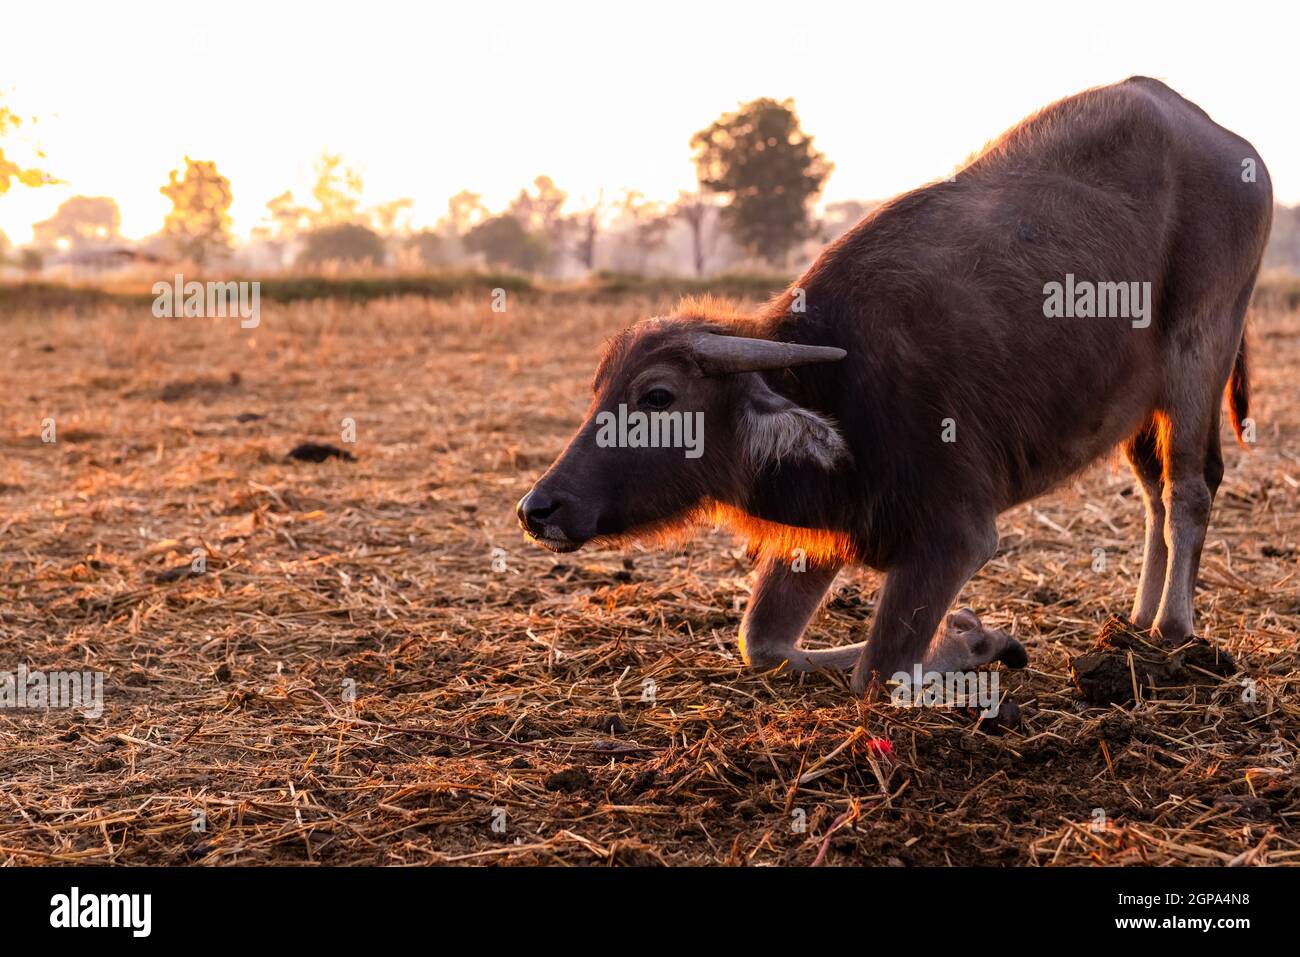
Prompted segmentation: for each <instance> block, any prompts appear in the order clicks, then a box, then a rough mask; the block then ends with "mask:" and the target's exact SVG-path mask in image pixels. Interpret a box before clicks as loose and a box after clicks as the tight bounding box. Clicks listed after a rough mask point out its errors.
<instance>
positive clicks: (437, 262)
mask: <svg viewBox="0 0 1300 957" xmlns="http://www.w3.org/2000/svg"><path fill="white" fill-rule="evenodd" d="M448 245H449V242H448V240H447V239H446V238H445V237H443V236H439V235H438V234H437V233H435V232H434V231H433V230H431V229H422V230H420V231H419V232H418V233H415V234H413V235H411V236H409V237H408V238H407V240H406V244H405V246H406V248H407V249H409V250H412V251H413V252H414V253H415V255H416V257H417V258H418V259H419V261H420V262H421V263H422V264H423V265H425V266H445V265H446V264H447V263H448V262H449V261H450V259H451V257H450V255H449V252H450V250H449V249H448Z"/></svg>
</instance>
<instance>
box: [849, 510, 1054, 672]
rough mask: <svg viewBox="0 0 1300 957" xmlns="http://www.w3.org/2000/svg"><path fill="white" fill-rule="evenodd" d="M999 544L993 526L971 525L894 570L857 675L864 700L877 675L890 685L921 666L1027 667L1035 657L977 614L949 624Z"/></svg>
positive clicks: (942, 669)
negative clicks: (951, 610) (957, 603)
mask: <svg viewBox="0 0 1300 957" xmlns="http://www.w3.org/2000/svg"><path fill="white" fill-rule="evenodd" d="M997 540H998V539H997V530H996V528H995V527H994V525H993V522H992V521H991V520H989V521H987V522H979V523H972V525H971V527H970V528H969V529H965V530H963V532H962V533H960V534H956V535H953V536H951V537H950V538H948V539H945V540H944V541H942V542H936V543H933V544H932V547H931V548H929V549H926V550H921V551H920V552H919V553H918V554H916V555H914V556H912V557H910V558H907V559H904V560H903V561H900V562H899V563H898V564H896V565H895V566H894V567H893V568H892V569H890V572H889V575H888V576H887V577H886V579H885V585H884V588H882V589H881V595H880V604H879V606H878V608H877V610H876V616H875V619H874V620H873V621H872V623H871V631H870V633H869V635H868V637H867V641H866V647H865V648H864V649H863V650H862V656H861V657H860V658H859V659H858V663H857V665H856V666H855V667H854V669H853V678H852V681H851V682H850V687H851V688H852V689H853V691H854V693H855V694H863V693H864V692H865V691H866V690H867V688H868V686H869V685H870V684H871V681H872V679H873V677H874V678H876V679H878V680H879V681H881V682H885V681H888V680H889V679H890V678H892V677H893V676H894V675H895V674H897V673H899V672H904V673H908V674H910V673H911V671H912V668H913V666H914V665H917V664H920V665H921V666H922V669H923V670H925V671H937V672H948V671H964V670H973V669H974V668H977V667H979V666H980V665H982V664H988V663H990V662H994V661H1003V662H1005V663H1006V664H1007V665H1008V666H1009V667H1024V665H1025V664H1026V663H1027V661H1028V656H1027V655H1026V654H1025V649H1024V648H1023V647H1022V646H1021V644H1020V642H1018V641H1016V640H1015V639H1014V638H1012V637H1011V636H1010V635H1008V634H1007V633H1006V632H1003V631H990V630H988V629H985V628H984V627H983V626H982V625H981V624H980V622H979V619H978V618H976V617H975V614H974V612H972V611H970V610H969V609H962V610H961V611H958V612H956V613H954V614H952V615H949V616H948V617H947V620H946V621H945V619H944V615H945V613H946V612H947V611H948V608H949V606H951V605H952V603H953V600H954V599H955V598H956V597H957V594H958V592H960V591H961V589H962V586H963V585H965V584H966V582H967V581H968V580H969V579H970V577H971V576H972V575H974V574H975V573H976V572H977V571H979V569H980V567H981V566H983V564H984V563H985V562H986V561H988V560H989V559H990V558H992V557H993V552H994V551H995V549H996V547H997ZM941 622H943V624H944V627H943V628H942V629H940V628H939V625H940V623H941Z"/></svg>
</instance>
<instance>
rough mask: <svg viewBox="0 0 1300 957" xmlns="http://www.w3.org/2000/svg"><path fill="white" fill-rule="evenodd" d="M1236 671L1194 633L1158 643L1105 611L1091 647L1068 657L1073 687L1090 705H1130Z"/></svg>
mask: <svg viewBox="0 0 1300 957" xmlns="http://www.w3.org/2000/svg"><path fill="white" fill-rule="evenodd" d="M1236 672H1237V663H1236V662H1235V661H1233V660H1232V655H1230V654H1228V652H1226V651H1223V650H1221V649H1219V648H1216V647H1215V646H1214V645H1212V644H1210V643H1209V642H1208V641H1206V640H1205V639H1203V638H1197V637H1196V636H1195V635H1193V636H1191V637H1189V638H1187V639H1186V640H1184V641H1179V642H1162V641H1159V640H1158V639H1156V638H1153V637H1152V636H1151V635H1149V634H1146V633H1145V632H1142V631H1139V630H1138V629H1137V628H1136V627H1134V625H1133V623H1132V622H1131V621H1129V620H1128V619H1127V618H1124V617H1122V616H1120V615H1111V616H1110V617H1109V618H1107V619H1106V622H1105V624H1103V625H1102V626H1101V634H1100V635H1099V636H1098V638H1097V643H1096V645H1094V646H1093V648H1092V650H1091V651H1088V652H1085V653H1084V654H1082V655H1079V656H1078V657H1076V658H1072V659H1071V660H1070V674H1071V677H1072V678H1073V679H1074V684H1075V687H1077V688H1078V689H1079V692H1080V694H1082V695H1083V697H1084V699H1085V700H1087V701H1089V702H1090V703H1092V704H1100V705H1106V704H1130V703H1131V702H1132V701H1133V700H1134V696H1135V694H1140V695H1141V696H1142V697H1143V698H1147V697H1153V696H1154V692H1156V691H1158V690H1159V689H1162V688H1163V689H1176V688H1178V689H1185V688H1188V687H1195V688H1197V690H1198V694H1199V691H1200V689H1201V688H1203V687H1213V686H1214V685H1217V684H1219V683H1220V681H1221V680H1222V679H1224V678H1228V677H1231V676H1232V675H1234V674H1236Z"/></svg>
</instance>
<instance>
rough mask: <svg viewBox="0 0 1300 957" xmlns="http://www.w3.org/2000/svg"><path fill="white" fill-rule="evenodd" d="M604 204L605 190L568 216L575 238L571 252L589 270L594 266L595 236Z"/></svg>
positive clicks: (598, 230) (597, 232) (598, 229)
mask: <svg viewBox="0 0 1300 957" xmlns="http://www.w3.org/2000/svg"><path fill="white" fill-rule="evenodd" d="M604 206H605V192H604V190H601V191H600V192H599V193H597V194H596V202H595V203H593V204H592V205H591V206H589V207H587V208H586V209H584V210H583V211H582V212H580V213H574V214H573V215H572V216H570V217H569V219H570V222H571V223H572V226H573V230H574V232H576V233H577V239H576V240H575V241H574V244H573V254H574V255H575V256H577V257H578V262H580V263H582V265H583V267H584V268H585V269H586V270H587V271H588V272H590V271H591V270H593V269H595V268H596V236H597V235H598V234H599V232H600V217H601V214H602V212H603V210H604Z"/></svg>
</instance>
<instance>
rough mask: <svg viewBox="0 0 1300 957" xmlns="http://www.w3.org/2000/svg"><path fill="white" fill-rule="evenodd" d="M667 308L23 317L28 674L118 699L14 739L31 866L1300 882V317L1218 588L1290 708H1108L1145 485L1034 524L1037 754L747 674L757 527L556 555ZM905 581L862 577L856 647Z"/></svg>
mask: <svg viewBox="0 0 1300 957" xmlns="http://www.w3.org/2000/svg"><path fill="white" fill-rule="evenodd" d="M668 305H669V303H668V302H667V301H664V300H660V301H654V300H652V299H650V298H645V297H641V296H626V297H622V298H605V299H603V300H601V301H592V300H584V299H583V298H581V297H578V296H573V295H553V296H552V295H540V296H532V297H526V298H522V299H518V300H517V301H512V302H511V303H510V306H509V309H508V311H507V312H506V313H505V314H495V313H493V312H491V310H490V308H489V303H488V300H487V299H486V297H484V296H475V297H473V298H466V299H460V300H456V301H451V302H442V303H436V302H429V301H424V300H416V299H402V300H393V301H387V302H382V303H372V304H370V305H369V306H360V305H342V304H335V303H330V302H324V303H316V304H311V305H298V306H279V307H277V306H270V305H268V306H265V307H264V309H263V317H262V325H261V326H260V327H259V328H257V329H255V330H244V329H241V328H240V327H239V325H238V322H237V321H236V320H194V319H191V320H155V319H153V318H152V317H150V316H149V315H148V313H147V311H143V312H142V311H141V310H137V309H127V308H121V307H113V306H109V307H105V308H104V309H102V310H101V311H100V312H98V313H97V314H96V315H95V316H94V317H76V316H73V315H71V314H66V313H65V314H53V315H51V314H40V315H36V314H30V315H19V316H16V317H15V316H10V317H4V318H2V319H0V331H2V335H3V338H2V339H0V671H13V670H14V669H16V668H17V667H18V665H19V663H24V664H26V665H27V666H28V667H30V668H33V669H36V668H41V669H95V670H100V671H103V672H104V673H105V674H106V678H105V707H104V712H103V714H102V716H100V717H98V718H83V717H82V716H80V715H77V714H75V713H72V712H69V711H66V710H49V711H44V712H42V711H32V710H0V781H3V784H2V785H0V863H5V864H34V863H49V862H68V863H127V864H145V863H163V864H167V863H186V862H193V863H200V864H266V863H311V862H314V863H320V864H432V863H444V862H467V863H499V864H506V863H526V864H545V863H567V864H598V865H604V864H611V863H613V864H653V863H658V862H664V863H689V864H721V863H728V864H755V865H759V864H790V865H808V864H812V863H814V862H820V863H821V864H823V865H845V864H882V865H885V864H890V865H916V864H945V863H952V864H1037V865H1051V864H1081V863H1082V864H1088V863H1099V864H1126V863H1132V864H1138V863H1183V864H1211V865H1221V864H1228V863H1238V864H1270V863H1271V864H1287V863H1291V864H1295V863H1300V830H1298V828H1297V825H1298V824H1300V781H1298V780H1297V768H1296V753H1297V732H1298V731H1300V706H1298V705H1297V703H1296V692H1297V689H1298V687H1300V660H1298V657H1297V644H1296V642H1297V635H1298V634H1300V595H1298V592H1300V588H1298V587H1297V585H1298V582H1300V578H1298V577H1297V572H1298V571H1300V517H1298V516H1297V486H1300V454H1297V449H1298V448H1300V446H1298V445H1297V441H1296V440H1297V437H1298V436H1300V390H1298V389H1297V385H1296V370H1297V369H1300V314H1296V313H1283V312H1277V311H1274V312H1269V311H1266V310H1265V311H1259V312H1257V313H1256V315H1254V317H1253V318H1252V343H1253V346H1254V360H1255V361H1254V378H1253V384H1254V407H1253V414H1254V417H1255V418H1256V420H1257V421H1258V423H1259V432H1258V442H1257V445H1256V447H1255V449H1254V450H1253V451H1251V452H1249V453H1247V452H1243V451H1242V450H1240V449H1239V448H1238V447H1236V446H1235V445H1231V444H1228V445H1225V450H1226V458H1227V476H1226V478H1225V481H1224V483H1223V487H1222V489H1221V491H1220V493H1219V498H1218V501H1217V502H1216V505H1215V510H1214V517H1213V520H1212V525H1211V529H1210V534H1209V537H1208V540H1207V544H1206V549H1205V558H1204V562H1203V566H1202V572H1201V587H1200V590H1199V593H1198V612H1199V615H1200V619H1199V626H1198V631H1199V633H1200V634H1202V635H1204V636H1206V637H1207V638H1209V639H1210V640H1211V641H1212V642H1213V643H1214V645H1215V646H1216V647H1217V648H1219V649H1222V650H1226V651H1229V652H1231V654H1232V655H1233V656H1234V657H1235V658H1236V659H1237V661H1238V663H1239V664H1240V665H1241V667H1242V669H1243V674H1244V675H1245V676H1248V677H1250V678H1252V679H1253V682H1254V683H1253V685H1252V686H1251V687H1253V689H1254V694H1253V698H1254V700H1253V701H1250V700H1243V699H1248V698H1251V697H1252V695H1250V694H1245V693H1244V692H1246V690H1247V686H1246V684H1245V683H1243V680H1242V677H1241V676H1237V677H1234V678H1231V679H1228V680H1223V681H1219V682H1217V683H1211V684H1210V685H1209V686H1208V688H1203V689H1201V690H1200V691H1199V692H1198V691H1196V690H1194V689H1190V688H1172V689H1166V690H1164V691H1162V692H1161V693H1160V694H1159V698H1160V700H1159V701H1155V702H1153V701H1144V702H1143V703H1141V704H1139V705H1137V706H1132V705H1130V706H1112V707H1109V708H1106V707H1097V706H1091V705H1086V704H1084V703H1081V702H1080V700H1079V696H1078V692H1077V691H1076V689H1075V688H1074V686H1073V685H1072V682H1071V677H1070V667H1069V660H1070V658H1071V656H1073V655H1077V654H1079V653H1081V652H1083V651H1085V650H1086V649H1087V648H1088V647H1089V646H1090V645H1091V643H1092V642H1093V640H1094V639H1095V637H1096V634H1097V632H1098V628H1099V626H1100V624H1101V622H1102V621H1103V620H1104V619H1105V618H1106V616H1107V615H1108V614H1109V613H1111V612H1124V611H1127V609H1128V607H1129V604H1130V601H1131V597H1132V589H1133V587H1134V586H1135V584H1136V580H1137V570H1138V565H1139V561H1140V539H1141V522H1142V519H1141V509H1140V505H1139V500H1138V497H1137V495H1136V493H1135V489H1134V483H1133V481H1132V480H1131V478H1130V476H1129V474H1128V472H1127V470H1126V468H1124V467H1123V466H1122V465H1120V464H1119V463H1118V460H1117V461H1114V462H1104V463H1099V464H1098V465H1096V466H1095V467H1093V468H1092V469H1091V470H1090V471H1088V472H1087V473H1086V474H1084V475H1082V476H1080V477H1079V478H1078V479H1077V480H1075V481H1073V482H1071V483H1069V484H1068V485H1067V486H1066V487H1063V488H1061V489H1059V490H1058V491H1056V492H1055V493H1053V494H1052V495H1050V496H1047V497H1045V498H1043V499H1041V500H1039V501H1037V502H1035V503H1033V505H1032V506H1029V507H1021V508H1018V509H1016V510H1014V511H1013V512H1011V513H1008V514H1007V515H1005V516H1003V519H1002V521H1001V523H1000V528H1001V531H1002V544H1001V547H1000V549H999V553H998V555H997V557H996V558H995V559H994V561H993V562H991V563H990V564H989V565H988V566H987V567H986V568H985V569H984V570H983V571H982V572H981V573H980V574H979V576H978V577H977V578H976V579H975V580H974V581H973V582H972V583H971V585H970V586H969V587H968V589H967V590H966V592H965V593H964V594H963V596H962V602H963V603H964V604H969V605H971V606H972V607H973V608H975V609H976V610H977V611H978V612H979V613H980V615H981V616H982V617H983V618H984V620H985V622H986V623H989V624H993V625H997V626H1000V627H1006V628H1009V629H1011V630H1012V631H1013V632H1014V633H1015V634H1016V635H1017V636H1018V637H1019V638H1020V639H1021V640H1022V641H1023V642H1024V643H1025V644H1026V646H1027V648H1028V649H1029V652H1030V657H1031V667H1030V669H1029V670H1027V671H1024V672H1017V673H1003V674H1001V675H1000V677H1001V680H1002V687H1003V689H1004V690H1006V691H1009V692H1010V694H1012V695H1013V696H1014V697H1015V698H1016V700H1018V701H1019V702H1020V703H1021V719H1020V722H1019V725H1018V726H1016V727H1012V728H1001V729H1000V728H988V727H987V726H986V725H983V724H977V723H976V721H974V720H973V719H972V718H971V717H970V716H969V715H968V714H965V713H956V712H951V711H942V710H934V709H900V708H893V707H890V706H888V705H885V704H872V705H870V706H867V705H864V704H860V703H856V702H854V701H853V700H852V699H851V698H850V696H849V695H848V694H847V693H846V691H845V690H844V689H843V686H842V683H839V682H837V681H835V680H834V679H832V678H829V677H819V676H809V677H803V678H799V677H791V676H788V675H780V674H777V675H771V674H769V675H757V674H749V673H746V672H745V671H743V670H742V669H741V666H740V662H739V658H738V654H737V650H736V646H735V632H736V627H737V624H738V622H739V618H740V610H741V609H742V608H743V605H744V602H745V599H746V596H747V591H748V588H749V584H750V581H751V567H750V563H749V561H748V560H747V559H746V557H745V553H744V549H743V546H741V544H740V543H738V542H736V541H734V540H733V539H732V538H731V537H730V536H729V535H728V534H727V533H725V532H721V531H716V530H714V531H710V530H705V531H704V532H702V533H701V534H700V535H699V536H698V537H697V538H696V540H695V541H694V542H693V543H692V544H690V545H689V546H687V547H685V548H684V549H682V550H680V551H677V552H665V551H648V550H632V551H630V552H628V553H613V552H599V551H597V552H586V551H584V552H579V553H577V554H576V555H571V556H564V557H556V556H552V555H549V554H547V553H545V552H543V551H541V550H539V549H537V548H536V547H535V546H531V545H529V544H527V543H526V542H525V541H524V540H523V539H522V537H521V535H520V533H519V532H518V530H517V528H516V526H515V521H514V516H513V506H514V503H515V501H516V500H517V499H518V498H519V496H520V495H521V494H522V493H523V492H524V491H526V490H527V488H528V487H529V485H530V483H531V481H532V480H533V479H534V478H535V477H536V476H537V475H538V474H539V473H540V471H541V470H542V469H544V468H545V467H546V465H547V464H549V462H550V461H551V459H552V458H553V456H554V455H555V454H556V453H557V452H558V451H559V450H560V449H561V448H562V446H563V443H564V441H565V440H566V438H567V436H568V434H569V432H570V431H571V429H572V427H573V426H574V425H575V424H576V422H577V421H578V420H579V418H580V416H581V414H582V412H583V410H584V409H585V407H586V402H587V399H588V395H589V388H588V383H589V378H590V374H591V372H592V369H593V367H594V361H595V357H596V354H597V350H598V346H599V343H600V341H601V340H602V338H603V337H604V336H606V335H608V334H609V333H611V332H613V331H614V330H616V329H618V328H620V327H622V326H623V325H625V324H627V323H629V322H631V321H633V320H634V319H636V318H639V317H641V316H644V315H646V314H649V313H650V312H653V311H656V310H658V311H662V310H663V309H665V308H666V307H667V306H668ZM47 418H53V419H54V423H55V428H56V436H57V441H55V442H53V443H45V442H42V440H41V432H42V422H43V420H45V419H47ZM349 418H350V419H352V420H354V421H355V424H356V442H355V444H344V443H343V442H342V441H341V432H342V430H343V428H344V423H343V420H344V419H349ZM1225 431H1226V430H1225ZM302 441H317V442H329V443H334V444H336V445H341V446H342V447H344V448H346V449H347V450H348V451H350V452H352V453H354V454H355V456H356V461H355V462H347V461H340V460H337V459H330V460H327V461H325V462H322V463H319V464H313V463H308V462H296V461H290V460H288V459H287V453H288V452H289V450H290V449H292V448H293V447H294V446H296V445H297V444H298V443H299V442H302ZM1098 548H1100V549H1104V555H1105V565H1104V568H1103V569H1102V570H1100V571H1094V567H1093V566H1094V560H1095V549H1098ZM194 549H202V550H203V551H202V555H203V557H204V561H205V563H206V571H205V572H204V573H202V574H188V570H189V569H190V563H191V558H192V555H193V550H194ZM497 549H499V550H500V551H496V550H497ZM877 585H878V577H877V576H876V575H875V574H874V573H871V572H867V571H861V572H855V573H853V574H849V575H844V576H842V578H841V581H840V584H839V590H838V593H837V594H836V597H835V598H834V599H833V600H832V601H831V603H830V605H829V607H828V609H827V612H826V614H825V615H824V616H823V617H822V618H821V619H819V621H818V623H817V624H816V626H815V632H814V634H815V637H816V638H817V639H818V640H821V641H824V642H827V643H838V642H847V641H850V640H853V639H854V638H857V637H860V636H861V635H862V634H863V633H864V631H865V628H866V624H867V622H868V621H869V619H870V616H871V614H872V610H873V607H874V601H873V598H874V593H875V589H876V586H877ZM348 689H354V690H355V695H354V696H353V695H352V694H351V693H350V692H349V690H348ZM352 697H354V698H355V700H346V699H348V698H352ZM650 699H653V700H650ZM990 732H992V733H990ZM200 814H201V815H202V817H200ZM200 825H202V826H200Z"/></svg>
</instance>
